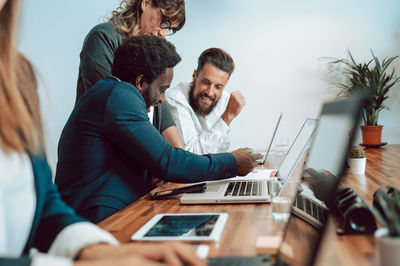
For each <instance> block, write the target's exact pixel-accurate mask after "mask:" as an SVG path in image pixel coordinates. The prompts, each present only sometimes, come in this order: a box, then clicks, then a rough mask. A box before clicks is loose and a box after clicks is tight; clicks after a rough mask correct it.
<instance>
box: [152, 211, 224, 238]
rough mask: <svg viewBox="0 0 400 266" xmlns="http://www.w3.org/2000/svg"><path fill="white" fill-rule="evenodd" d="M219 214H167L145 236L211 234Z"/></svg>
mask: <svg viewBox="0 0 400 266" xmlns="http://www.w3.org/2000/svg"><path fill="white" fill-rule="evenodd" d="M218 217H219V215H179V216H176V215H165V216H163V217H162V218H161V219H160V220H159V221H158V222H157V223H156V224H155V225H154V226H153V227H152V228H151V229H150V230H149V231H148V232H147V233H146V234H145V235H144V236H145V237H153V236H154V237H157V236H161V237H162V236H210V234H211V232H212V230H213V229H214V226H215V223H216V222H217V219H218Z"/></svg>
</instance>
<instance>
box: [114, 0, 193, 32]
mask: <svg viewBox="0 0 400 266" xmlns="http://www.w3.org/2000/svg"><path fill="white" fill-rule="evenodd" d="M141 3H142V0H123V1H122V2H121V4H120V6H119V7H118V8H117V9H116V10H114V11H113V12H112V15H111V18H110V22H111V23H112V24H113V25H114V27H116V28H117V29H119V30H121V31H122V32H123V33H125V34H126V35H127V36H133V35H136V33H137V32H138V31H139V19H140V16H141V15H142V8H141ZM151 6H152V7H154V8H158V7H159V8H161V9H162V12H163V15H165V16H166V17H167V18H168V19H169V20H170V21H171V23H172V25H176V26H175V27H174V28H173V29H172V30H173V31H174V32H177V31H178V30H180V29H182V28H183V25H185V22H186V15H185V0H152V1H151Z"/></svg>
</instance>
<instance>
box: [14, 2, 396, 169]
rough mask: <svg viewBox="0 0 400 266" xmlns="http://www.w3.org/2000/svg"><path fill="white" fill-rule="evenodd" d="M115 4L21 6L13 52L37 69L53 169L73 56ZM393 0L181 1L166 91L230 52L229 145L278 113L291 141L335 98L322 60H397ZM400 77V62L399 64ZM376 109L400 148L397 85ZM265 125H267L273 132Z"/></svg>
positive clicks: (254, 143)
mask: <svg viewBox="0 0 400 266" xmlns="http://www.w3.org/2000/svg"><path fill="white" fill-rule="evenodd" d="M118 4H119V1H118V0H84V1H82V0H69V1H60V0H40V1H38V0H36V1H34V0H26V1H25V2H24V9H23V11H24V12H23V13H22V18H21V31H20V48H21V50H22V51H23V52H24V53H25V54H26V55H27V56H28V57H29V58H30V59H31V60H32V61H33V63H34V64H35V66H36V67H37V68H38V69H39V71H40V73H41V75H42V78H43V82H44V84H45V86H41V89H40V93H41V100H42V111H43V115H44V117H45V121H46V126H47V138H48V153H49V157H50V158H49V159H50V162H51V164H52V166H53V167H54V165H55V162H56V160H57V159H56V148H57V142H58V138H59V135H60V133H61V130H62V128H63V126H64V124H65V122H66V120H67V118H68V116H69V114H70V112H71V110H72V107H73V103H74V100H75V90H76V78H77V73H78V64H79V52H80V48H81V45H82V42H83V39H84V37H85V35H86V34H87V32H88V31H89V30H90V29H91V27H93V26H94V25H95V24H97V23H99V22H102V21H103V19H104V17H105V16H107V15H109V14H110V11H111V10H113V9H114V8H116V7H117V6H118ZM399 11H400V1H398V0H381V1H373V0H357V1H346V0H337V1H330V3H328V2H327V1H318V0H314V1H306V0H305V1H289V0H283V1H265V0H264V1H263V0H252V1H250V0H249V1H243V0H218V1H215V0H201V1H200V0H187V2H186V12H187V22H186V25H185V27H184V28H183V29H182V30H181V31H180V32H178V33H177V34H176V35H174V36H172V37H169V38H168V40H170V41H171V42H172V43H174V44H175V46H176V47H177V50H178V52H179V53H180V55H181V57H182V59H183V60H182V62H181V63H179V65H178V66H177V67H176V68H175V77H174V80H173V82H172V85H176V84H177V83H179V82H180V81H183V80H185V81H190V79H191V74H192V72H193V69H194V68H195V67H196V64H197V58H198V56H199V54H200V53H201V52H202V51H203V50H205V49H206V48H209V47H220V48H223V49H225V50H226V51H228V52H229V53H230V54H231V55H232V57H233V58H234V60H235V63H236V69H235V71H234V73H233V75H232V76H231V79H230V81H229V83H228V86H227V90H228V91H232V90H237V89H240V90H242V92H243V93H244V94H245V97H246V102H247V105H246V107H245V108H244V110H243V111H242V113H241V114H240V116H239V117H238V118H237V119H235V120H234V122H233V123H232V130H231V140H232V148H238V147H242V146H249V147H253V148H257V149H262V148H265V147H266V142H267V139H268V138H269V137H270V136H271V135H272V131H273V125H274V124H275V121H276V119H277V117H278V114H279V113H280V112H283V113H284V116H283V120H282V122H281V127H280V132H278V134H279V136H280V137H281V138H282V139H288V140H289V141H292V140H293V138H294V137H295V134H296V133H297V131H298V129H299V128H300V126H301V124H302V123H303V121H304V119H305V118H306V117H317V116H318V113H319V110H320V104H321V103H322V102H323V101H324V100H327V99H333V98H334V96H335V95H336V93H337V90H336V89H334V88H332V85H330V84H329V82H328V80H329V77H328V75H327V65H326V60H325V59H324V57H337V58H344V57H346V53H347V49H350V50H351V51H352V53H353V55H354V57H355V58H356V60H360V61H361V60H368V59H369V58H370V52H369V48H371V49H373V51H374V52H375V54H376V55H377V56H378V57H379V58H384V57H387V56H394V55H399V54H400V16H399V15H398V14H399ZM396 66H397V71H396V73H397V74H398V75H400V71H399V70H398V69H400V59H399V60H398V61H397V62H396ZM387 103H388V105H389V107H390V109H391V111H386V110H385V111H382V112H381V116H380V123H381V124H383V125H384V131H383V141H386V142H389V143H400V84H398V85H397V86H396V87H395V90H393V94H392V97H391V98H390V99H389V101H388V102H387ZM271 123H272V126H271Z"/></svg>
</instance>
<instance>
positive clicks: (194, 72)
mask: <svg viewBox="0 0 400 266" xmlns="http://www.w3.org/2000/svg"><path fill="white" fill-rule="evenodd" d="M196 76H197V70H196V69H195V70H193V75H192V78H193V81H194V80H195V79H196Z"/></svg>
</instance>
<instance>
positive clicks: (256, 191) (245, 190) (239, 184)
mask: <svg viewBox="0 0 400 266" xmlns="http://www.w3.org/2000/svg"><path fill="white" fill-rule="evenodd" d="M266 189H267V186H266V182H265V181H264V182H263V181H231V182H229V184H228V187H227V189H226V190H225V194H224V196H225V197H235V196H247V197H248V196H261V195H265V191H266Z"/></svg>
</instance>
